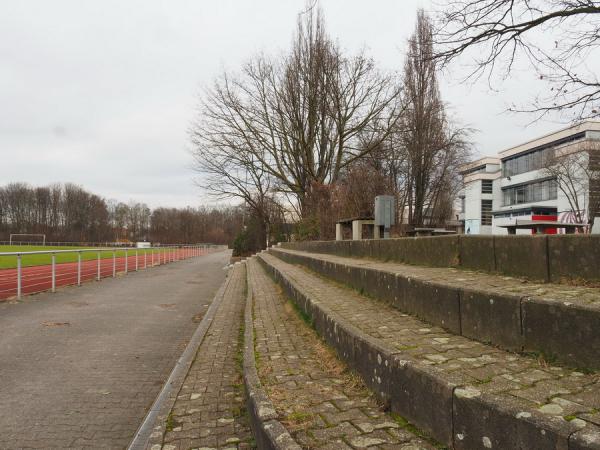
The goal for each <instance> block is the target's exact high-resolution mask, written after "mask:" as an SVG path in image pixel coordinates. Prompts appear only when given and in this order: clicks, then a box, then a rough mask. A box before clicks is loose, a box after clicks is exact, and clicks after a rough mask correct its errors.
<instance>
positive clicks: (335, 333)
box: [259, 255, 598, 450]
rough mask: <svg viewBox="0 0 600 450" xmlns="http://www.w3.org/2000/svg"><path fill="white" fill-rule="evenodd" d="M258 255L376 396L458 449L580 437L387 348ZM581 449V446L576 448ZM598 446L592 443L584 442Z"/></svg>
mask: <svg viewBox="0 0 600 450" xmlns="http://www.w3.org/2000/svg"><path fill="white" fill-rule="evenodd" d="M259 260H260V261H261V262H262V263H263V264H264V266H265V268H266V269H267V271H268V272H269V273H271V274H272V275H273V276H274V278H275V279H276V280H277V281H278V282H279V283H280V284H281V286H282V287H283V289H284V291H285V293H286V294H287V295H288V296H289V297H290V298H291V299H292V300H293V301H294V302H295V303H296V304H297V305H298V306H299V307H300V308H301V309H302V310H303V311H304V312H305V313H306V314H308V315H309V316H310V317H311V318H312V320H313V323H314V326H315V329H316V331H317V332H318V333H319V334H320V335H321V336H322V337H323V338H324V339H325V340H326V342H327V343H328V344H329V345H330V346H332V347H333V348H334V349H335V350H336V351H337V353H338V355H339V356H340V357H341V358H342V359H344V360H345V362H346V363H347V364H348V365H349V366H350V367H352V368H353V369H355V370H356V371H357V372H358V373H359V374H360V376H361V377H362V378H363V380H364V381H365V383H366V384H367V386H368V387H369V388H370V389H371V390H372V391H373V392H374V393H375V394H376V395H377V397H378V398H379V399H380V401H382V402H384V403H385V404H387V405H389V406H390V408H391V410H392V411H393V412H395V413H398V414H400V415H402V416H403V417H404V418H406V419H407V420H409V421H410V422H411V423H413V424H415V425H416V426H417V427H418V428H420V429H422V430H424V431H426V432H428V433H429V434H430V435H431V436H433V437H434V438H435V439H436V440H438V441H440V442H442V443H443V444H445V445H448V446H450V447H451V448H454V449H459V450H471V449H475V448H490V447H489V446H488V445H486V442H494V443H496V444H498V446H495V448H502V449H509V448H531V449H534V448H535V449H539V450H542V449H565V450H566V449H569V448H570V446H569V443H570V442H573V443H574V444H575V443H577V444H579V442H584V441H585V438H584V437H582V436H579V433H578V432H576V431H574V427H573V426H571V425H570V423H569V422H567V421H556V420H553V419H552V418H551V417H550V416H546V415H544V414H541V413H540V414H538V413H536V412H534V413H531V414H529V415H528V416H527V417H522V416H520V414H519V413H520V411H521V409H520V408H519V405H518V404H516V402H515V404H514V405H513V404H508V403H506V402H500V400H499V399H498V398H496V397H493V396H490V395H486V394H484V393H482V392H480V391H478V390H476V389H474V388H471V387H466V388H464V387H460V386H457V385H455V384H454V383H452V381H450V380H447V379H444V378H442V377H441V375H440V373H437V372H436V371H435V370H434V369H432V368H431V367H428V366H426V365H423V364H420V363H418V362H416V361H414V360H410V359H408V358H406V357H404V356H403V354H402V352H397V351H392V350H391V349H388V348H385V347H384V345H383V343H380V341H378V340H377V339H375V338H373V337H371V336H368V335H366V334H365V333H363V332H362V331H361V330H359V329H358V328H356V327H355V326H353V325H351V324H349V323H347V322H346V321H344V320H343V319H342V318H341V317H339V316H338V315H337V314H335V313H333V312H331V311H330V310H328V309H327V308H326V307H325V306H323V305H322V304H321V303H320V302H319V301H318V299H313V298H310V297H309V296H308V294H306V293H305V291H304V290H303V289H302V287H301V286H299V285H297V284H296V283H295V282H294V281H292V280H291V279H290V278H288V277H287V276H286V274H285V273H284V272H282V271H281V270H280V269H278V268H276V267H275V266H274V265H270V264H269V263H268V261H267V260H266V259H265V257H264V256H262V255H259ZM576 448H579V447H576ZM581 448H588V449H592V448H598V447H597V446H596V445H595V444H594V443H593V442H592V443H591V445H590V444H589V443H588V444H587V446H586V447H581Z"/></svg>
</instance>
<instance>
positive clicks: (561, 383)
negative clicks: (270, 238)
mask: <svg viewBox="0 0 600 450" xmlns="http://www.w3.org/2000/svg"><path fill="white" fill-rule="evenodd" d="M261 257H264V259H265V260H266V261H268V262H269V264H272V265H274V266H275V267H278V268H280V269H281V270H283V271H284V273H286V275H287V276H289V278H290V279H292V280H293V281H294V282H296V283H298V284H299V285H300V286H302V289H304V290H305V291H306V292H308V293H309V295H311V296H312V298H315V299H317V300H318V302H319V303H320V304H322V305H324V306H326V307H327V308H329V309H330V310H331V311H333V312H335V313H337V314H338V315H340V316H341V317H343V318H345V319H346V320H348V321H349V322H350V323H352V324H353V325H354V326H356V327H357V328H359V329H361V330H362V331H363V332H365V333H367V334H369V335H371V336H373V337H375V338H378V339H380V340H381V341H383V343H384V344H385V346H387V347H388V348H390V349H393V350H395V351H398V352H400V353H401V357H402V359H412V360H415V361H418V362H419V363H421V364H425V365H429V366H434V367H435V368H436V370H438V371H439V372H440V374H441V375H442V376H444V377H445V378H446V379H448V380H450V381H453V382H455V383H457V384H458V385H463V386H469V389H470V393H471V394H472V393H476V392H484V393H489V394H493V395H495V396H496V398H499V399H500V400H501V401H502V398H504V399H505V400H509V399H510V403H511V404H513V405H514V404H516V405H518V407H519V408H522V411H523V413H524V414H529V413H530V411H532V410H535V411H536V412H539V413H541V414H547V415H550V416H557V417H559V418H563V419H564V420H569V421H571V423H572V424H573V425H574V426H576V427H578V428H582V427H584V426H585V425H586V422H590V423H594V424H596V425H600V412H599V411H600V374H598V373H595V374H583V373H581V372H576V371H572V370H569V369H565V368H561V367H554V366H551V365H548V364H545V363H543V362H540V361H538V360H536V359H535V358H530V357H526V356H522V355H518V354H514V353H510V352H506V351H503V350H499V349H497V348H495V347H491V346H487V345H485V344H481V343H479V342H476V341H471V340H469V339H467V338H465V337H462V336H456V335H453V334H450V333H448V332H446V331H444V330H443V329H441V328H438V327H434V326H430V325H428V324H426V323H424V322H422V321H420V320H418V319H416V318H414V317H412V316H409V315H406V314H403V313H401V312H399V311H398V310H396V309H394V308H392V307H390V306H388V305H386V304H384V303H383V302H378V301H376V300H373V299H370V298H367V297H364V296H361V295H359V294H358V293H357V292H356V291H354V290H351V289H349V288H346V287H343V286H341V285H339V284H336V283H333V282H330V281H329V280H327V281H326V280H324V279H323V278H321V277H319V276H317V275H315V274H314V273H312V272H310V271H308V270H307V269H305V268H303V267H300V266H294V265H290V264H287V263H285V262H283V261H281V260H279V259H277V258H275V257H273V256H271V255H266V254H261Z"/></svg>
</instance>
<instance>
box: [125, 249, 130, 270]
mask: <svg viewBox="0 0 600 450" xmlns="http://www.w3.org/2000/svg"><path fill="white" fill-rule="evenodd" d="M128 260H129V258H128V255H127V249H125V273H127V267H128V263H129V261H128Z"/></svg>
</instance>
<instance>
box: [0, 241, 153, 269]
mask: <svg viewBox="0 0 600 450" xmlns="http://www.w3.org/2000/svg"><path fill="white" fill-rule="evenodd" d="M60 250H98V251H99V252H100V258H101V259H104V258H112V256H113V254H112V250H106V249H103V248H94V247H54V246H53V247H49V246H46V247H43V246H37V245H0V253H3V252H38V251H57V252H59V251H60ZM136 250H137V252H138V254H139V255H140V256H143V255H144V253H147V254H148V255H150V254H151V253H157V252H159V251H163V252H164V250H158V249H135V248H130V249H128V250H127V255H128V256H132V255H135V252H136ZM116 256H117V257H124V256H125V250H118V251H117V252H116ZM97 258H98V253H97V252H83V253H82V254H81V260H82V261H90V260H95V259H97ZM56 262H57V264H60V263H69V262H77V253H60V252H59V253H56ZM51 263H52V255H50V254H43V255H23V256H22V257H21V264H22V266H23V267H28V266H43V265H46V264H51ZM16 267H17V257H16V256H3V255H0V269H14V268H16Z"/></svg>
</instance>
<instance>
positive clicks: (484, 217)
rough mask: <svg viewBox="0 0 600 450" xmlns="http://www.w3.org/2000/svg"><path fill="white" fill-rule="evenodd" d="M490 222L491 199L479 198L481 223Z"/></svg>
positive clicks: (486, 223) (488, 223)
mask: <svg viewBox="0 0 600 450" xmlns="http://www.w3.org/2000/svg"><path fill="white" fill-rule="evenodd" d="M491 224H492V201H491V200H481V225H491Z"/></svg>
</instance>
